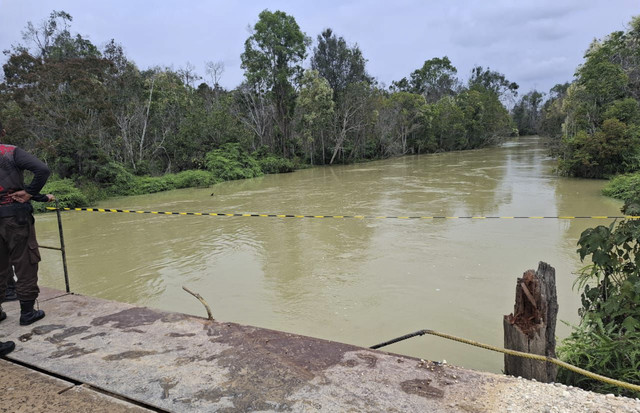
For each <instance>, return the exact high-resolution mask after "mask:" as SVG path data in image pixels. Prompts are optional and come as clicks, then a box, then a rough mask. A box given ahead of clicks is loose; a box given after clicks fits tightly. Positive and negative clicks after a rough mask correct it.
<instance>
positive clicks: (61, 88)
mask: <svg viewBox="0 0 640 413" xmlns="http://www.w3.org/2000/svg"><path fill="white" fill-rule="evenodd" d="M72 22H73V19H72V17H71V15H69V14H68V13H66V12H64V11H54V12H52V13H51V15H50V16H49V17H48V18H47V19H46V20H45V21H43V22H40V23H37V24H32V23H29V24H28V25H27V28H26V30H25V31H24V33H23V34H24V36H23V39H24V41H25V42H26V44H25V45H17V46H15V47H13V48H12V50H10V51H8V53H7V60H6V63H5V64H4V65H3V67H2V69H3V71H4V76H0V79H2V81H0V95H1V96H2V98H1V99H0V119H2V121H3V123H4V124H5V126H7V127H8V128H7V130H8V131H9V134H8V135H7V137H6V138H5V142H7V143H11V144H16V145H18V146H21V147H22V148H24V149H25V150H27V151H29V152H31V153H33V154H34V155H35V156H37V157H39V158H40V159H42V160H43V161H45V162H46V163H47V164H48V165H49V166H50V168H51V169H52V171H53V172H54V173H55V174H56V175H57V176H59V177H61V178H65V179H71V180H73V181H74V182H75V183H76V184H77V186H78V188H79V189H80V190H81V191H82V193H84V194H85V195H86V196H87V199H88V201H89V202H94V201H96V200H100V199H104V198H105V197H108V196H113V195H131V194H140V193H145V192H156V191H162V190H167V189H171V188H177V187H185V186H192V185H208V184H210V183H211V182H216V181H218V180H220V179H239V178H243V177H252V176H256V175H259V174H261V173H265V172H266V173H271V172H282V171H290V170H292V169H293V168H294V166H295V167H296V168H299V167H304V166H305V165H304V164H307V163H310V164H312V165H313V164H327V163H333V162H336V163H349V162H358V161H362V160H365V159H378V158H382V157H389V156H396V155H401V154H405V153H424V152H435V151H444V150H459V149H468V148H475V147H481V146H485V145H489V144H492V143H495V142H497V141H498V140H499V136H500V135H501V134H505V135H506V134H509V133H510V132H511V130H512V128H511V127H505V125H506V124H507V123H508V122H505V116H504V113H505V109H504V106H503V105H502V104H501V103H500V101H499V98H497V97H496V96H495V94H496V91H498V92H499V91H500V90H499V89H500V88H501V87H503V86H505V85H504V84H502V83H504V82H503V81H506V80H504V76H502V75H500V74H499V73H497V72H492V71H489V70H487V71H485V70H484V69H483V70H482V71H480V72H478V73H477V75H478V76H476V77H477V80H478V82H477V83H478V84H481V86H478V87H475V86H474V87H473V88H472V89H473V90H469V89H465V88H463V87H462V85H461V84H460V83H459V82H458V81H457V79H456V77H455V75H456V73H457V69H456V68H455V67H454V66H453V64H452V63H451V62H450V60H449V59H448V58H447V57H446V56H445V57H442V58H434V59H430V60H426V61H425V62H424V64H423V66H422V67H421V68H420V69H418V70H416V71H414V72H413V73H412V74H411V75H410V76H408V78H410V81H409V80H406V79H405V81H404V82H403V81H400V82H394V84H396V83H398V84H400V83H407V87H406V88H404V89H403V88H396V89H393V88H392V89H391V90H386V89H384V88H383V86H382V85H379V84H377V82H376V80H375V79H374V78H372V77H371V76H370V75H369V74H367V72H366V63H367V60H366V59H365V58H364V56H363V54H362V51H361V50H360V48H359V47H358V45H357V44H354V45H350V44H349V43H348V42H347V40H345V39H344V38H342V37H339V36H336V35H335V34H334V33H333V31H332V30H331V29H326V30H324V31H323V32H322V33H321V34H320V35H319V36H318V43H317V47H316V48H315V49H314V53H313V56H312V59H311V66H312V68H313V69H314V70H313V71H311V70H310V71H308V72H307V73H306V74H305V75H304V76H302V74H303V71H302V68H303V63H304V60H305V58H306V55H307V48H308V46H309V43H310V40H309V38H308V37H307V36H306V35H305V34H304V33H303V32H302V31H301V29H300V27H299V26H298V24H297V23H296V21H295V18H294V17H293V16H290V15H287V14H286V13H284V12H282V11H275V12H271V11H268V10H264V11H263V12H262V13H260V15H259V19H258V22H257V23H256V24H255V25H254V26H253V28H252V29H253V30H252V32H251V34H250V35H249V37H248V38H247V40H246V42H245V50H244V53H243V54H242V56H241V59H242V66H243V68H244V69H245V75H246V82H244V83H243V84H242V85H240V87H238V88H237V89H235V90H232V91H226V90H224V89H223V88H221V87H220V85H219V84H217V80H216V79H217V78H216V79H213V83H214V86H213V87H212V86H210V85H207V84H206V83H201V84H200V85H198V86H197V87H196V86H195V84H194V82H195V81H196V80H197V79H201V78H200V77H199V76H198V75H197V74H196V73H195V72H194V71H193V68H192V67H190V66H189V65H187V67H186V68H181V69H178V70H173V69H170V68H166V67H165V68H162V67H153V68H150V69H146V70H140V69H138V67H137V66H136V65H135V63H134V62H132V61H130V60H128V59H127V57H126V56H125V54H124V51H123V47H122V46H121V45H119V44H118V43H116V41H114V40H111V41H110V42H107V43H106V45H105V46H104V47H102V48H98V47H96V46H95V45H94V44H92V43H91V41H89V40H88V39H86V38H84V37H83V36H81V35H78V34H77V33H74V32H72V31H71V23H72ZM629 79H630V80H629V81H630V82H631V81H632V80H633V79H634V78H633V77H629ZM501 82H502V83H501ZM510 86H511V84H510V83H509V82H507V84H506V87H507V88H508V87H510ZM492 88H493V89H492ZM496 88H497V89H496ZM412 92H415V93H412ZM608 108H609V107H608ZM609 109H610V111H609V112H607V113H609V114H610V115H611V117H612V118H615V119H619V120H620V119H622V120H621V121H624V122H626V121H627V119H630V118H633V116H632V114H633V108H631V109H630V106H629V104H628V103H624V104H623V103H620V104H616V105H611V107H610V108H609ZM630 114H631V115H630ZM228 144H231V145H232V146H227V145H228ZM258 148H266V149H264V150H262V152H263V153H261V154H260V155H257V154H254V155H253V156H249V155H248V154H249V153H254V152H256V150H257V149H258ZM207 154H209V155H207ZM253 158H256V159H259V161H256V159H253ZM205 169H206V171H202V172H188V173H187V174H186V175H172V173H176V172H180V171H183V172H184V171H193V170H205Z"/></svg>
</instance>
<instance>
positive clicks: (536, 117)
mask: <svg viewBox="0 0 640 413" xmlns="http://www.w3.org/2000/svg"><path fill="white" fill-rule="evenodd" d="M543 96H544V95H543V94H542V93H540V92H538V91H537V90H532V91H531V92H529V93H527V94H526V95H524V96H522V97H521V98H520V101H519V102H518V103H517V104H516V105H515V106H514V107H513V110H512V114H513V121H514V122H515V123H516V127H517V128H518V133H519V134H520V135H535V134H537V133H538V130H539V126H540V115H541V112H540V111H541V109H542V108H541V104H542V98H543Z"/></svg>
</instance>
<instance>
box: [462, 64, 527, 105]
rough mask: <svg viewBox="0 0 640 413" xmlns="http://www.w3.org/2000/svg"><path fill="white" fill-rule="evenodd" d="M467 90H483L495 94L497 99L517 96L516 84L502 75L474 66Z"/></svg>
mask: <svg viewBox="0 0 640 413" xmlns="http://www.w3.org/2000/svg"><path fill="white" fill-rule="evenodd" d="M469 88H470V89H474V88H476V89H477V88H483V89H486V90H489V91H491V92H493V93H495V94H496V95H497V96H498V97H499V98H502V97H515V96H517V95H518V88H519V86H518V84H517V83H516V82H511V81H509V80H508V79H507V78H506V77H505V76H504V75H503V74H502V73H500V72H496V71H494V70H491V69H490V68H488V67H487V68H486V69H485V68H483V67H482V66H475V67H474V68H473V69H472V70H471V77H470V78H469Z"/></svg>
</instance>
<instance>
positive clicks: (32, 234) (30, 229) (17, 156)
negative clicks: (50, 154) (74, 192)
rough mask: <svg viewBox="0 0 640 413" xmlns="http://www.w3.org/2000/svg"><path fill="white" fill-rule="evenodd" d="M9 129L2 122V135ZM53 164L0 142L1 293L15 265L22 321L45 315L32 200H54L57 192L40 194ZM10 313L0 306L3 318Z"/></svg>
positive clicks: (0, 135)
mask: <svg viewBox="0 0 640 413" xmlns="http://www.w3.org/2000/svg"><path fill="white" fill-rule="evenodd" d="M5 135H6V131H5V130H4V129H3V128H2V123H0V139H3V138H4V136H5ZM25 170H28V171H31V172H33V180H32V181H31V183H30V184H29V185H27V186H25V184H24V171H25ZM49 174H50V172H49V168H48V167H47V165H45V164H44V163H43V162H42V161H40V160H39V159H38V158H36V157H35V156H33V155H31V154H29V153H27V152H26V151H24V150H23V149H21V148H18V147H16V146H13V145H6V144H3V143H0V297H4V296H5V290H6V287H7V280H8V278H9V277H10V274H12V272H11V265H13V267H14V269H15V273H16V276H17V278H18V281H17V283H16V293H17V295H18V299H19V300H20V325H23V326H25V325H29V324H32V323H34V322H36V321H38V320H40V319H42V318H44V311H42V310H39V309H38V310H36V309H34V308H33V307H34V305H35V301H36V298H38V294H39V293H40V289H39V288H38V262H40V252H39V251H38V242H37V241H36V231H35V227H34V225H33V223H34V219H33V215H32V213H33V207H32V206H31V202H30V200H32V199H33V200H34V201H40V202H50V201H53V200H54V199H55V198H54V197H53V195H43V194H40V190H41V189H42V187H43V186H44V184H45V183H46V182H47V178H49ZM4 318H6V314H4V312H3V311H2V307H0V320H2V319H4Z"/></svg>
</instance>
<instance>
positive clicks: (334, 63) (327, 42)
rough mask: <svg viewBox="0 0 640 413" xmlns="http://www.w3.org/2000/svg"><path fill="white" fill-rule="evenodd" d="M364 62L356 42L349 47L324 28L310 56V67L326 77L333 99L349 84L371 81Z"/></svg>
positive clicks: (341, 39)
mask: <svg viewBox="0 0 640 413" xmlns="http://www.w3.org/2000/svg"><path fill="white" fill-rule="evenodd" d="M366 63H367V60H366V59H365V58H364V57H363V55H362V51H361V50H360V48H359V47H358V45H357V44H356V45H354V46H352V47H350V46H349V45H348V44H347V42H346V40H345V39H344V38H342V37H336V35H335V34H334V33H333V30H331V29H325V30H324V31H323V32H322V33H321V34H319V35H318V44H317V45H316V47H315V48H314V49H313V56H312V57H311V68H312V69H313V70H316V71H318V73H319V74H320V76H322V77H323V78H325V79H327V82H329V86H330V87H331V89H332V90H333V91H334V100H336V101H337V100H339V99H340V97H342V93H343V92H344V90H345V89H346V88H347V86H349V85H350V84H353V83H358V82H368V83H372V82H373V79H372V78H371V77H370V76H369V75H368V74H367V71H366V67H365V66H366Z"/></svg>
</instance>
